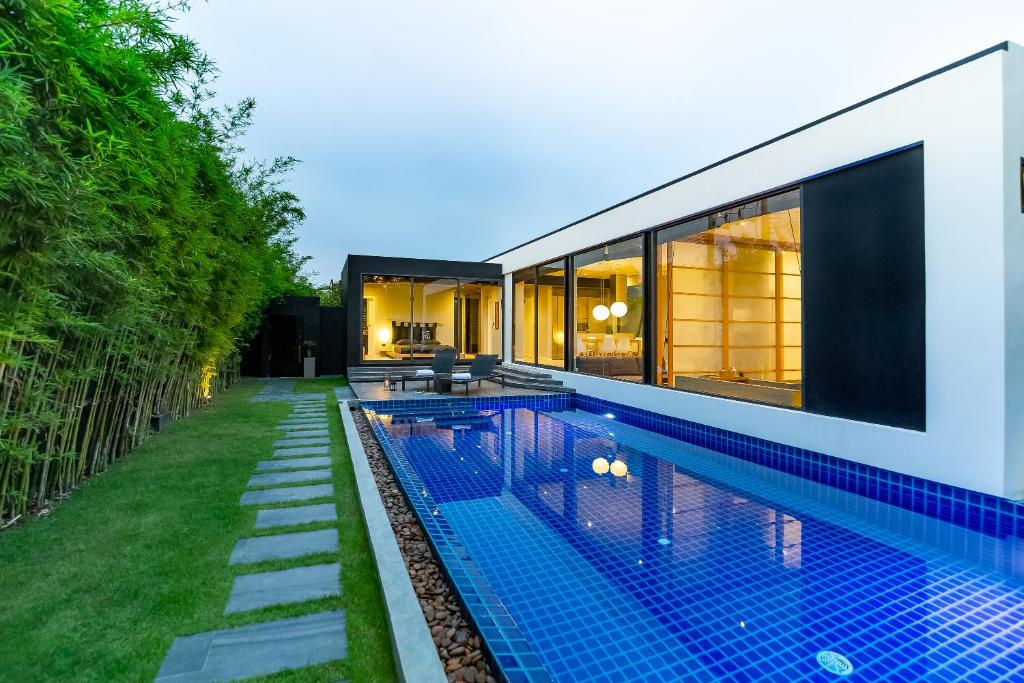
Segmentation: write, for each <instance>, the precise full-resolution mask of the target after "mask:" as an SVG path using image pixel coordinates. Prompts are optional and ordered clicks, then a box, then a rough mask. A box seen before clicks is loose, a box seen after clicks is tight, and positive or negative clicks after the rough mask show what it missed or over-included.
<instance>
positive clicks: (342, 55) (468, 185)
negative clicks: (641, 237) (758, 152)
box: [177, 0, 1024, 282]
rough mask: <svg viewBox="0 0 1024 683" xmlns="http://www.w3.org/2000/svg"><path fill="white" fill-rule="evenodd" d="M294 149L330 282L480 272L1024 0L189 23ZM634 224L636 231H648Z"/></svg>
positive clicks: (329, 8)
mask: <svg viewBox="0 0 1024 683" xmlns="http://www.w3.org/2000/svg"><path fill="white" fill-rule="evenodd" d="M177 28H178V30H179V31H181V32H183V33H187V34H188V35H190V36H192V37H193V38H195V39H196V40H198V41H199V43H200V45H201V46H202V47H203V48H204V49H205V50H206V51H207V52H208V53H209V54H210V56H212V57H213V58H214V60H215V61H216V62H217V63H218V66H219V68H220V70H221V76H220V79H219V81H218V83H217V88H218V91H219V96H218V99H219V100H220V101H222V102H233V101H237V100H238V99H241V98H242V97H246V96H252V97H255V98H256V101H257V111H256V123H255V126H254V127H253V129H252V131H251V132H250V133H249V134H248V135H247V137H246V139H245V141H244V142H245V144H246V146H247V147H248V148H249V150H250V151H251V152H252V154H253V155H255V156H258V157H263V158H270V157H274V156H281V155H291V156H295V157H297V158H299V159H301V160H302V162H303V163H302V165H301V166H300V167H299V169H298V170H297V171H296V172H295V173H294V174H293V176H292V178H291V180H290V181H289V183H288V187H289V189H291V190H292V191H294V192H295V193H296V194H297V195H298V196H299V197H300V199H301V200H302V203H303V206H304V207H305V209H306V213H307V219H306V222H305V224H304V225H303V226H302V227H301V228H300V229H299V236H300V239H299V242H298V249H299V251H300V252H302V253H304V254H307V255H310V256H312V257H313V260H312V261H311V262H310V269H311V270H315V271H318V272H319V276H318V277H317V278H316V279H317V281H321V282H326V281H327V280H328V279H330V278H335V279H336V278H337V277H338V275H339V274H340V272H341V267H342V264H343V262H344V260H345V256H346V254H349V253H353V254H376V255H386V256H417V257H430V258H448V259H470V260H480V259H484V258H487V257H490V256H492V255H493V254H495V253H497V252H499V251H503V250H504V249H507V248H509V247H511V246H514V245H516V244H518V243H520V242H522V241H525V240H527V239H529V238H531V237H534V236H536V235H539V234H542V233H544V232H547V231H549V230H552V229H554V228H557V227H560V226H562V225H564V224H566V223H569V222H572V221H574V220H576V219H578V218H580V217H582V216H585V215H587V214H589V213H592V212H594V211H597V210H599V209H602V208H605V207H606V206H609V205H611V204H614V203H616V202H619V201H621V200H623V199H625V198H627V197H630V196H632V195H634V194H637V193H639V192H642V191H644V190H646V189H649V188H650V187H653V186H655V185H659V184H661V183H663V182H665V181H667V180H670V179H672V178H675V177H678V176H680V175H683V174H685V173H687V172H689V171H691V170H694V169H696V168H699V167H701V166H703V165H705V164H708V163H710V162H712V161H716V160H718V159H720V158H722V157H725V156H728V155H730V154H732V153H734V152H737V151H739V150H742V149H744V148H746V147H749V146H751V145H754V144H757V143H758V142H761V141H763V140H765V139H768V138H770V137H773V136H775V135H777V134H779V133H782V132H785V131H787V130H790V129H792V128H795V127H797V126H799V125H802V124H804V123H807V122H809V121H811V120H813V119H815V118H817V117H819V116H823V115H825V114H828V113H831V112H833V111H835V110H837V109H840V108H842V107H844V106H847V105H849V104H852V103H854V102H856V101H858V100H861V99H864V98H866V97H869V96H871V95H874V94H876V93H878V92H880V91H882V90H885V89H887V88H890V87H892V86H894V85H898V84H900V83H902V82H904V81H907V80H910V79H912V78H915V77H917V76H919V75H922V74H924V73H926V72H928V71H931V70H933V69H935V68H938V67H941V66H944V65H946V64H948V63H949V62H953V61H956V60H957V59H960V58H962V57H965V56H967V55H969V54H971V53H974V52H977V51H978V50H981V49H984V48H986V47H989V46H991V45H993V44H995V43H998V42H1001V41H1003V40H1007V39H1009V40H1015V41H1017V42H1024V1H1021V0H960V1H959V2H952V1H949V0H932V1H931V2H907V1H902V0H884V1H879V0H857V1H856V2H844V3H836V2H827V1H822V0H812V1H801V2H785V1H780V2H763V1H755V0H748V1H747V2H729V1H721V2H711V1H708V2H687V1H682V0H677V1H676V2H667V1H666V2H639V1H637V2H622V1H621V0H620V1H619V2H604V1H602V0H586V1H573V2H568V1H567V2H557V1H556V0H546V1H543V2H537V1H534V0H518V1H517V2H508V3H499V2H482V1H479V0H477V1H472V0H465V1H464V2H452V1H449V0H433V1H432V2H413V1H411V0H407V1H405V2H394V1H392V0H363V1H361V2H349V1H347V0H287V1H282V0H209V2H208V3H203V2H202V1H201V0H199V1H198V2H196V4H195V7H194V8H193V9H192V11H191V12H190V13H189V14H188V15H186V16H185V17H184V18H182V19H181V20H180V22H179V23H178V26H177ZM637 227H642V226H637Z"/></svg>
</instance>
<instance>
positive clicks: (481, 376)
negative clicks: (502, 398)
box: [452, 353, 498, 396]
mask: <svg viewBox="0 0 1024 683" xmlns="http://www.w3.org/2000/svg"><path fill="white" fill-rule="evenodd" d="M497 364H498V356H497V354H489V353H482V354H479V355H477V357H476V358H474V359H473V362H472V363H470V365H469V372H456V373H452V384H453V385H455V384H465V385H466V396H469V385H470V384H471V383H472V382H476V385H477V386H478V387H479V386H480V384H481V382H483V381H484V380H485V379H494V366H495V365H497Z"/></svg>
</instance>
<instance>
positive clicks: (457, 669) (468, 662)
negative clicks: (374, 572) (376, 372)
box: [346, 408, 497, 683]
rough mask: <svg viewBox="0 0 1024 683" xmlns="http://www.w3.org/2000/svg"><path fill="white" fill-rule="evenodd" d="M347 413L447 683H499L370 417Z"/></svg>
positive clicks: (357, 411) (357, 413) (361, 412)
mask: <svg viewBox="0 0 1024 683" xmlns="http://www.w3.org/2000/svg"><path fill="white" fill-rule="evenodd" d="M346 412H348V413H349V414H350V415H351V416H352V418H353V422H354V426H355V428H356V430H357V433H358V438H359V439H360V441H361V445H362V447H363V450H364V452H365V455H366V460H367V462H368V464H369V467H370V470H371V472H372V474H373V477H374V480H375V483H376V486H377V490H378V492H379V493H380V497H381V499H382V503H383V505H384V507H385V509H386V511H387V517H388V521H389V522H390V524H391V529H392V531H393V532H394V536H395V539H396V541H397V543H398V548H399V551H400V552H401V555H402V559H403V561H404V566H405V570H406V572H407V573H408V577H409V579H410V581H411V582H412V587H413V590H414V591H415V592H416V596H417V598H418V600H419V607H420V610H421V612H422V614H423V619H424V621H425V623H426V624H427V626H429V628H430V637H431V639H432V641H433V644H434V647H435V648H436V652H437V656H438V659H439V662H440V664H441V665H442V666H443V667H444V674H445V678H446V679H447V680H448V681H449V682H450V683H458V682H460V681H461V682H463V683H497V680H496V678H495V676H494V673H493V670H492V668H491V665H490V663H489V662H488V657H487V654H486V652H485V651H484V647H483V640H482V639H481V637H480V634H479V633H478V632H477V631H476V629H475V628H474V626H473V625H472V622H470V620H469V618H468V617H467V615H466V613H465V612H464V610H463V609H462V606H461V605H460V603H459V599H458V597H457V596H458V593H457V592H456V590H455V588H454V586H452V584H451V583H450V582H449V581H448V578H447V576H446V575H445V573H444V571H443V570H442V568H441V563H440V561H439V560H438V559H437V556H436V555H435V554H434V551H433V549H432V548H431V547H430V544H429V543H428V542H427V537H426V533H425V532H424V531H423V527H421V526H420V523H419V521H418V520H417V519H416V516H415V514H414V513H413V510H412V508H411V507H410V506H409V503H408V502H407V501H406V499H405V497H404V496H403V495H402V493H401V490H400V488H399V485H398V482H397V481H396V480H395V478H394V475H393V474H392V472H391V468H390V467H389V465H388V461H387V457H386V456H385V455H384V451H383V450H382V449H381V447H380V444H379V443H378V442H377V437H376V436H375V435H374V433H373V428H372V427H371V426H370V422H369V420H368V419H367V418H366V414H365V413H363V411H362V410H360V409H357V408H351V409H349V410H347V411H346Z"/></svg>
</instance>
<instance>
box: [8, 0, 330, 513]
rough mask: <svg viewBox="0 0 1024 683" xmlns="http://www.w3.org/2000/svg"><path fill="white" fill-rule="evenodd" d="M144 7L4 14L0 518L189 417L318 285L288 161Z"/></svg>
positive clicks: (78, 2)
mask: <svg viewBox="0 0 1024 683" xmlns="http://www.w3.org/2000/svg"><path fill="white" fill-rule="evenodd" d="M179 9H182V7H181V6H180V4H179V5H178V6H174V7H172V6H168V5H159V4H154V3H152V2H148V1H147V0H4V2H3V3H2V5H0V525H2V523H3V521H4V520H5V519H9V518H13V517H15V516H17V515H20V514H22V513H23V512H24V511H25V510H26V509H27V508H28V507H29V506H31V505H32V504H39V503H41V502H43V501H44V500H46V499H47V498H49V497H51V496H54V495H59V494H60V493H62V492H65V491H67V490H68V489H69V488H70V487H72V486H74V484H75V483H76V482H77V481H78V480H79V479H80V478H81V477H82V476H85V475H87V474H89V473H92V472H96V471H99V470H101V469H103V468H104V467H106V466H107V465H108V464H109V463H110V462H111V461H112V460H114V459H115V458H117V457H119V456H121V455H122V454H124V453H126V452H128V451H129V450H130V449H131V448H132V447H134V446H135V445H136V444H138V443H139V442H140V441H141V440H142V439H144V438H145V437H146V435H147V434H148V430H149V420H150V416H151V415H152V414H153V413H154V412H163V411H170V412H172V413H173V414H174V416H175V417H181V416H184V415H187V414H188V413H189V412H190V411H192V410H194V409H195V408H197V407H198V406H200V405H201V404H202V403H203V401H204V400H205V398H206V397H208V396H209V394H210V393H211V392H212V391H215V390H216V388H217V386H219V385H223V384H224V383H225V382H227V381H230V380H231V379H232V378H233V376H234V375H235V373H236V370H235V368H237V346H238V343H239V342H240V341H241V340H242V339H243V337H244V336H245V335H246V334H247V333H248V331H249V330H250V329H252V327H253V324H254V322H256V321H258V317H259V314H260V311H261V310H262V309H263V307H264V306H265V305H266V303H267V302H268V301H270V300H271V299H274V298H277V297H279V296H281V295H282V294H286V293H311V292H312V288H311V287H310V285H309V283H308V281H307V280H306V279H305V278H304V277H303V276H302V275H301V272H300V271H301V267H302V264H303V262H304V260H305V259H303V258H301V257H299V256H297V255H296V253H295V252H294V250H293V248H292V245H293V242H294V238H293V237H292V230H293V228H294V227H295V225H296V224H297V223H299V222H300V221H301V220H302V219H303V213H302V209H301V208H300V206H299V203H298V200H297V198H296V197H295V196H294V195H292V194H291V193H289V192H287V191H285V190H284V189H282V187H281V184H280V183H281V178H282V176H283V174H285V173H287V171H288V170H289V169H290V168H291V167H292V166H293V165H294V164H295V160H294V159H290V158H285V159H278V160H275V161H273V162H269V163H251V162H246V161H244V160H243V156H242V154H243V150H241V149H240V147H239V146H238V143H237V141H238V139H239V135H240V134H241V133H242V132H244V130H245V129H246V127H247V126H248V125H249V123H250V122H251V120H252V114H253V106H254V105H253V102H252V101H251V100H247V101H243V102H242V103H240V104H239V105H238V106H236V107H230V108H220V109H218V108H213V107H211V106H209V104H208V103H209V101H210V97H211V96H212V92H211V90H210V83H211V79H212V76H213V75H214V73H215V70H214V65H213V64H212V63H211V62H210V60H209V59H208V58H207V57H206V56H205V55H204V54H203V52H202V51H201V50H200V49H199V47H198V46H197V45H196V44H195V43H194V42H193V41H192V40H190V39H188V38H187V37H185V36H182V35H178V34H176V33H175V32H174V31H173V30H172V21H171V19H172V11H176V10H179Z"/></svg>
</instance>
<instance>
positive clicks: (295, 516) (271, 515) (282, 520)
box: [256, 503, 338, 529]
mask: <svg viewBox="0 0 1024 683" xmlns="http://www.w3.org/2000/svg"><path fill="white" fill-rule="evenodd" d="M337 519H338V510H337V508H335V507H334V503H323V504H321V505H300V506H298V507H293V508H271V509H269V510H260V511H259V512H257V513H256V528H257V529H270V528H272V527H275V526H291V525H293V524H310V523H312V522H334V521H336V520H337Z"/></svg>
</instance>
